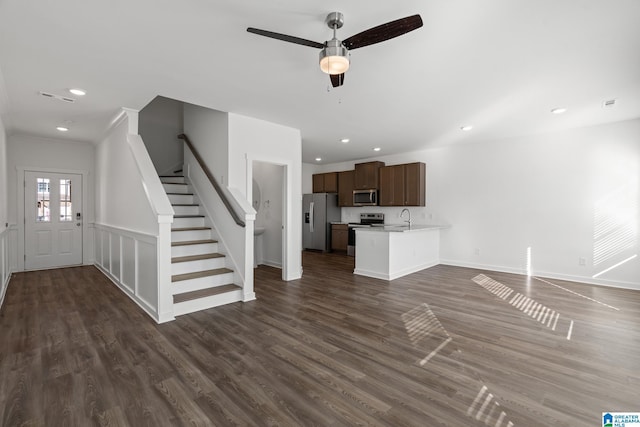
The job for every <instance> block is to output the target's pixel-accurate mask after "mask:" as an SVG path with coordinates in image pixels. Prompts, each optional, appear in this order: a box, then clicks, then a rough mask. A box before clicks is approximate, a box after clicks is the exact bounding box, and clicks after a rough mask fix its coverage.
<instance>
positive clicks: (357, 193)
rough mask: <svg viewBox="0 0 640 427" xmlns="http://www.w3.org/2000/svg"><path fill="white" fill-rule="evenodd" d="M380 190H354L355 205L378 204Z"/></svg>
mask: <svg viewBox="0 0 640 427" xmlns="http://www.w3.org/2000/svg"><path fill="white" fill-rule="evenodd" d="M377 205H378V190H353V206H377Z"/></svg>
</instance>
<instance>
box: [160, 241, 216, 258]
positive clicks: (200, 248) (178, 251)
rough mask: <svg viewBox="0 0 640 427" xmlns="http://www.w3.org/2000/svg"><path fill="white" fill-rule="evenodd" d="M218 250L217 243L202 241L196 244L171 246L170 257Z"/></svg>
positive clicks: (209, 252)
mask: <svg viewBox="0 0 640 427" xmlns="http://www.w3.org/2000/svg"><path fill="white" fill-rule="evenodd" d="M215 252H218V244H217V243H202V244H198V245H184V246H172V247H171V257H172V258H175V257H179V256H190V255H204V254H211V253H215Z"/></svg>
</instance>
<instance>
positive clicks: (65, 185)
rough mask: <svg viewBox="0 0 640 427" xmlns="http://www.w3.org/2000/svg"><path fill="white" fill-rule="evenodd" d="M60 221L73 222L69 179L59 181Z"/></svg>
mask: <svg viewBox="0 0 640 427" xmlns="http://www.w3.org/2000/svg"><path fill="white" fill-rule="evenodd" d="M60 221H73V209H72V205H71V180H70V179H61V180H60Z"/></svg>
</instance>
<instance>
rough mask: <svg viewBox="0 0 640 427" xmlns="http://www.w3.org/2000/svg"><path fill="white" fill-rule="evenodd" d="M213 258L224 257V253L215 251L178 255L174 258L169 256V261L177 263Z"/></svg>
mask: <svg viewBox="0 0 640 427" xmlns="http://www.w3.org/2000/svg"><path fill="white" fill-rule="evenodd" d="M214 258H224V255H222V254H219V253H217V252H216V253H211V254H202V255H187V256H178V257H175V258H171V262H172V263H178V262H189V261H200V260H203V259H214Z"/></svg>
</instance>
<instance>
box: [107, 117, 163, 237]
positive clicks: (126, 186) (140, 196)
mask: <svg viewBox="0 0 640 427" xmlns="http://www.w3.org/2000/svg"><path fill="white" fill-rule="evenodd" d="M128 127H129V123H128V121H127V119H123V120H122V121H120V123H119V124H117V125H116V126H115V128H113V129H112V130H111V131H110V132H109V134H108V135H107V137H106V138H105V139H104V140H103V141H101V142H100V143H99V144H98V146H97V148H96V197H97V200H96V222H97V223H100V224H103V225H107V226H111V227H116V228H124V229H127V230H131V231H134V232H138V233H146V234H150V235H154V236H157V235H158V219H157V217H156V216H155V215H154V213H153V209H152V208H151V206H150V204H149V201H148V199H147V195H146V193H145V190H144V186H143V184H142V181H141V178H140V173H139V172H138V167H137V165H136V163H135V160H134V158H133V156H132V154H131V149H130V148H129V144H128V142H127V134H128V133H129V131H128Z"/></svg>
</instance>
